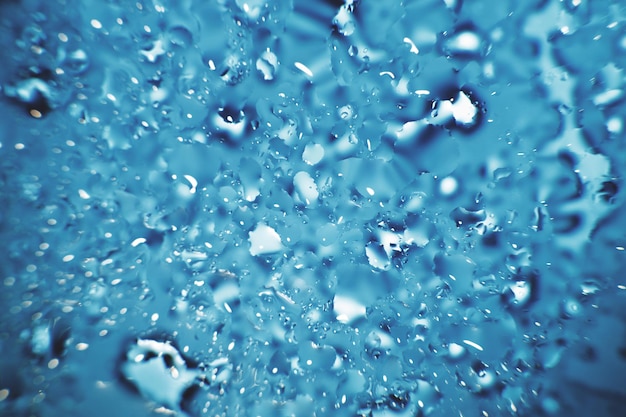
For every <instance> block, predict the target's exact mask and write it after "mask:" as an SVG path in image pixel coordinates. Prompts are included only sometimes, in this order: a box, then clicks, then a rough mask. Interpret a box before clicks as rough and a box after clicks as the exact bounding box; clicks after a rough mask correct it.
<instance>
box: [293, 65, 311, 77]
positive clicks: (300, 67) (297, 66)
mask: <svg viewBox="0 0 626 417" xmlns="http://www.w3.org/2000/svg"><path fill="white" fill-rule="evenodd" d="M293 65H295V67H296V68H298V69H299V70H300V71H302V72H303V73H305V74H306V75H308V76H309V77H313V71H311V70H310V69H309V67H307V66H306V65H304V64H303V63H302V62H294V64H293Z"/></svg>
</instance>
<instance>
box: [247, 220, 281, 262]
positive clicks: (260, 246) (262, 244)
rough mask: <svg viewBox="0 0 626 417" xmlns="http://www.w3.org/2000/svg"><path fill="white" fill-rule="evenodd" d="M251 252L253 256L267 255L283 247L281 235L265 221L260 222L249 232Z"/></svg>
mask: <svg viewBox="0 0 626 417" xmlns="http://www.w3.org/2000/svg"><path fill="white" fill-rule="evenodd" d="M249 241H250V254H251V255H252V256H259V255H267V254H272V253H275V252H279V251H281V250H282V249H283V244H282V240H281V238H280V235H279V234H278V233H276V230H274V229H273V228H272V227H270V226H268V225H266V224H265V223H258V224H257V225H256V228H255V229H254V230H253V231H251V232H250V233H249Z"/></svg>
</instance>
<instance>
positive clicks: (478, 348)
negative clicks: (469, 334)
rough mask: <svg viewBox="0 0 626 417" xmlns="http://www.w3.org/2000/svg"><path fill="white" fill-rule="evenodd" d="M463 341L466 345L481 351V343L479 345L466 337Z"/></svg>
mask: <svg viewBox="0 0 626 417" xmlns="http://www.w3.org/2000/svg"><path fill="white" fill-rule="evenodd" d="M463 343H465V344H466V345H467V346H471V347H473V348H474V349H476V350H479V351H481V352H482V351H483V347H482V346H481V345H479V344H478V343H475V342H472V341H471V340H467V339H466V340H463Z"/></svg>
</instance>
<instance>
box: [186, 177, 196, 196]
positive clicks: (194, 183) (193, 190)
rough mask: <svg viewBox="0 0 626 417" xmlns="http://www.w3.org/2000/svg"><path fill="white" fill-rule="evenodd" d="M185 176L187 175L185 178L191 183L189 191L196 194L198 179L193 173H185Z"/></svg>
mask: <svg viewBox="0 0 626 417" xmlns="http://www.w3.org/2000/svg"><path fill="white" fill-rule="evenodd" d="M183 177H185V179H186V180H187V181H189V184H191V189H190V190H189V192H190V193H191V194H194V193H195V192H196V187H197V186H198V181H197V180H196V179H195V178H194V177H192V176H191V175H183Z"/></svg>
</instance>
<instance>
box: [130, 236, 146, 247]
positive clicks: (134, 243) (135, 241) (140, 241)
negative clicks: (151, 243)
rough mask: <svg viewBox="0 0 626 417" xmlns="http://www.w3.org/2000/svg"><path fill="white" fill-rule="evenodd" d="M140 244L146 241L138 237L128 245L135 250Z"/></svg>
mask: <svg viewBox="0 0 626 417" xmlns="http://www.w3.org/2000/svg"><path fill="white" fill-rule="evenodd" d="M142 243H146V239H145V238H143V237H138V238H137V239H135V240H133V241H132V242H131V244H130V246H132V247H133V248H136V247H137V246H139V245H141V244H142Z"/></svg>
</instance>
